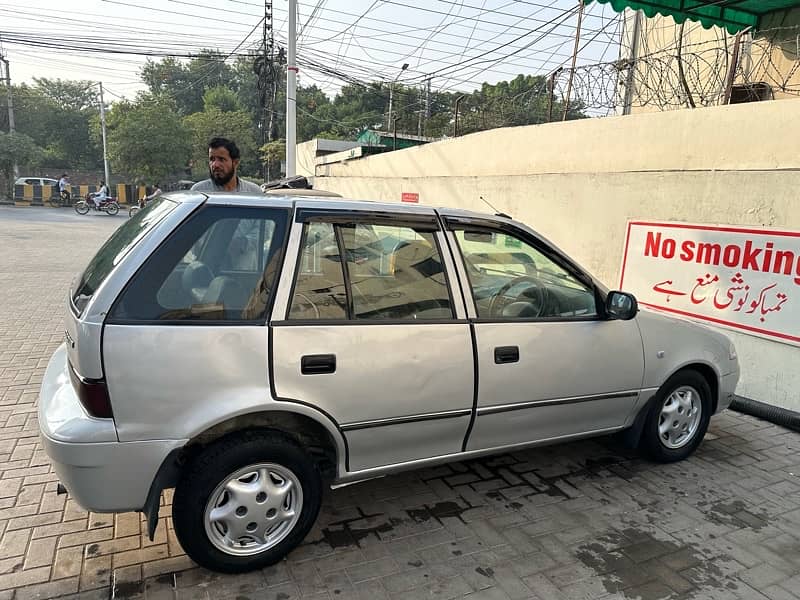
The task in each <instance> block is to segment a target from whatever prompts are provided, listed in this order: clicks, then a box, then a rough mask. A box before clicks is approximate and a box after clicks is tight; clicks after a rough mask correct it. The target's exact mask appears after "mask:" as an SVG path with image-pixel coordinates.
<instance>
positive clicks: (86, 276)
mask: <svg viewBox="0 0 800 600" xmlns="http://www.w3.org/2000/svg"><path fill="white" fill-rule="evenodd" d="M177 205H178V204H177V202H174V201H172V200H169V199H168V198H166V197H164V196H160V197H158V198H156V199H155V200H153V201H152V202H150V203H149V204H148V205H147V206H146V207H145V208H144V209H142V210H140V211H139V212H138V213H136V214H135V215H134V216H133V217H131V218H130V219H128V221H127V222H126V223H125V224H124V225H122V226H121V227H120V228H119V229H117V230H116V231H115V232H114V233H113V235H112V236H111V237H110V238H108V240H106V243H105V244H103V246H102V247H101V248H100V250H99V251H98V252H97V254H95V255H94V258H92V260H91V262H90V263H89V266H87V267H86V270H85V271H84V272H83V274H82V275H81V278H80V280H79V281H78V284H77V285H76V286H75V289H73V290H72V302H73V304H74V306H75V309H76V310H77V312H78V314H81V313H83V309H84V308H86V305H87V304H88V303H89V300H90V299H91V298H92V296H93V295H94V293H95V292H96V291H97V288H99V287H100V285H101V284H102V283H103V281H105V279H106V277H108V274H109V273H111V271H112V269H113V268H114V267H115V266H117V264H118V263H119V261H121V260H122V258H123V257H124V256H125V255H126V254H127V253H128V252H129V251H130V249H131V248H133V247H134V246H135V245H136V244H138V243H139V241H140V240H141V239H142V238H143V237H144V236H145V235H147V232H148V231H150V230H151V229H152V228H153V227H155V225H156V223H158V222H159V221H161V219H163V218H164V217H165V216H166V215H168V214H169V213H170V212H171V211H172V210H173V209H174V208H175V207H176V206H177Z"/></svg>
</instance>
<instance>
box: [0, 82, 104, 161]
mask: <svg viewBox="0 0 800 600" xmlns="http://www.w3.org/2000/svg"><path fill="white" fill-rule="evenodd" d="M87 85H89V82H85V81H81V82H71V81H62V80H49V79H37V80H36V85H35V86H28V85H24V84H23V85H20V86H14V87H12V93H13V95H14V116H15V121H16V130H17V131H18V132H19V133H23V134H25V135H27V136H29V137H31V138H32V139H33V140H34V142H35V143H36V145H38V146H40V147H41V148H43V149H44V153H43V155H42V160H41V162H40V164H41V166H42V167H43V168H44V169H45V170H51V169H57V170H60V169H95V168H97V167H98V165H102V161H103V153H102V147H101V146H100V145H98V144H96V143H94V141H93V139H92V137H91V136H90V122H91V119H92V117H93V116H95V115H97V114H98V112H99V110H98V105H97V103H96V101H95V100H96V99H95V96H94V89H96V88H93V87H91V86H90V87H89V88H88V89H87ZM93 103H94V104H93ZM2 129H6V130H7V129H8V120H7V114H6V111H5V110H3V111H0V130H2Z"/></svg>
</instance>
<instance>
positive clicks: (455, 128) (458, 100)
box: [453, 94, 466, 137]
mask: <svg viewBox="0 0 800 600" xmlns="http://www.w3.org/2000/svg"><path fill="white" fill-rule="evenodd" d="M464 98H466V96H465V95H463V94H462V95H461V96H459V97H458V98H456V108H455V111H454V117H455V118H454V119H453V137H458V105H459V104H461V101H462V100H463V99H464Z"/></svg>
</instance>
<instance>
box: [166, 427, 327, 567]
mask: <svg viewBox="0 0 800 600" xmlns="http://www.w3.org/2000/svg"><path fill="white" fill-rule="evenodd" d="M321 498H322V482H321V478H320V475H319V471H318V470H317V467H316V465H315V463H314V462H313V461H312V460H311V458H310V457H309V456H308V454H307V453H306V452H305V451H304V450H303V449H302V448H301V447H300V446H299V445H298V444H297V443H296V442H295V441H294V440H293V439H292V438H290V437H289V436H286V435H283V434H281V433H280V432H277V431H266V430H265V431H248V432H243V433H239V434H234V435H231V436H228V437H226V438H223V439H222V440H219V441H217V442H215V443H213V444H211V445H210V446H209V447H208V448H206V449H205V450H204V451H203V452H202V453H201V454H200V455H199V456H197V457H196V458H195V459H194V460H193V461H192V463H191V465H190V467H189V468H188V470H186V471H185V472H184V474H183V476H182V478H181V480H180V481H179V482H178V485H177V487H176V488H175V496H174V498H173V504H172V520H173V523H174V525H175V533H176V534H177V536H178V540H179V541H180V543H181V545H182V546H183V549H184V550H185V551H186V553H187V554H188V555H189V557H190V558H192V560H194V561H195V562H196V563H198V564H200V565H202V566H204V567H206V568H209V569H212V570H215V571H222V572H225V573H241V572H244V571H250V570H252V569H258V568H261V567H265V566H267V565H271V564H273V563H275V562H277V561H278V560H280V559H281V558H283V557H284V556H285V555H286V554H288V553H289V552H290V551H291V550H292V549H293V548H294V547H295V546H297V545H298V544H299V543H300V542H301V541H302V540H303V538H304V537H305V536H306V534H307V533H308V531H309V530H310V529H311V527H312V526H313V524H314V521H315V520H316V518H317V514H318V512H319V507H320V502H321Z"/></svg>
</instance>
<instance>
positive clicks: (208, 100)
mask: <svg viewBox="0 0 800 600" xmlns="http://www.w3.org/2000/svg"><path fill="white" fill-rule="evenodd" d="M213 108H216V109H217V110H219V111H221V112H236V111H238V110H242V105H241V104H240V103H239V98H238V97H237V96H236V94H235V93H234V92H232V91H231V90H229V89H228V88H225V87H222V86H217V87H214V88H208V89H207V90H206V91H205V93H204V94H203V110H210V109H213Z"/></svg>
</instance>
